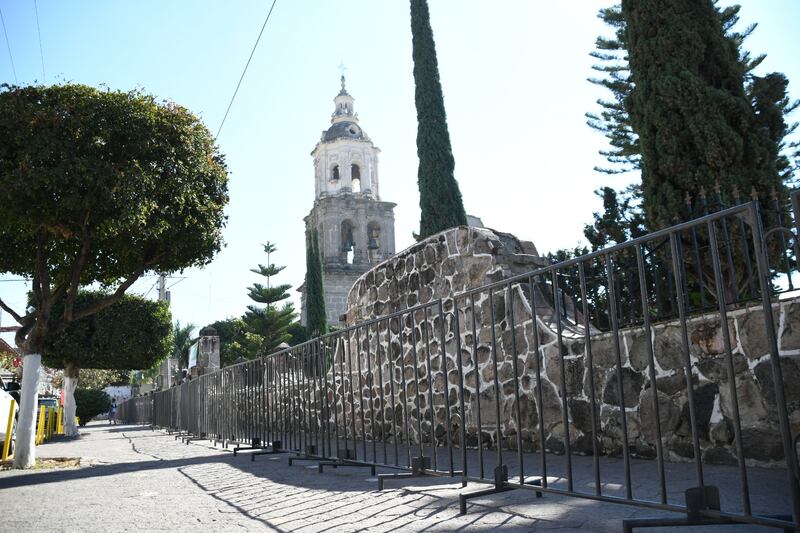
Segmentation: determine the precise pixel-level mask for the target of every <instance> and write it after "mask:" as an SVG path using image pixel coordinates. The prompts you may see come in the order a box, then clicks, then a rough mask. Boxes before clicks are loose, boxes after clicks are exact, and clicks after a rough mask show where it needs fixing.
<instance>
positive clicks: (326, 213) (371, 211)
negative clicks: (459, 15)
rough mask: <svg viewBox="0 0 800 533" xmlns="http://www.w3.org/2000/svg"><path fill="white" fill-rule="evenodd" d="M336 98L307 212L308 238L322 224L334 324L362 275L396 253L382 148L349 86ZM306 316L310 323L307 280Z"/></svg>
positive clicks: (322, 248)
mask: <svg viewBox="0 0 800 533" xmlns="http://www.w3.org/2000/svg"><path fill="white" fill-rule="evenodd" d="M341 83H342V89H341V91H339V94H338V95H336V98H334V103H335V104H336V108H335V110H334V112H333V115H332V116H331V126H330V128H328V129H327V130H325V131H323V132H322V138H321V139H320V141H319V142H318V143H317V146H316V147H315V148H314V151H312V152H311V155H312V157H313V158H314V182H315V187H314V206H313V207H312V209H311V212H310V213H309V214H308V216H307V217H305V219H304V220H305V223H306V237H308V235H309V233H310V231H311V230H312V229H313V228H316V229H317V231H318V233H319V241H320V242H319V245H320V254H321V255H322V279H323V285H324V289H325V305H326V309H327V314H328V323H329V324H331V325H339V324H340V321H339V317H340V316H341V315H343V314H344V312H345V304H346V300H347V294H348V292H349V291H350V288H351V287H352V286H353V283H354V282H355V281H356V279H358V277H359V276H361V274H363V273H364V272H366V271H367V270H369V269H370V268H372V267H373V266H374V265H376V264H377V263H380V262H381V261H383V260H384V259H387V258H389V257H391V256H392V255H394V251H395V250H394V208H395V206H396V204H394V203H391V202H383V201H381V199H380V192H379V191H380V189H379V181H378V154H379V153H380V150H379V149H378V147H376V146H375V145H374V144H372V141H371V140H370V138H369V136H367V133H366V132H365V131H364V130H363V129H361V126H360V125H359V123H358V115H357V114H356V113H355V111H354V110H353V102H354V99H353V97H352V96H350V94H348V92H347V89H345V79H344V76H342V78H341ZM297 290H298V291H299V292H300V293H301V298H300V301H301V306H300V308H301V309H300V311H301V312H300V320H301V322H302V323H303V324H306V294H305V285H301V286H300V288H298V289H297Z"/></svg>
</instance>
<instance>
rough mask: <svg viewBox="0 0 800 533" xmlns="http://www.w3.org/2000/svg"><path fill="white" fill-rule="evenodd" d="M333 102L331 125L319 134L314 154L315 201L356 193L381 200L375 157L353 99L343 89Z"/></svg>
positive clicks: (375, 152) (373, 146)
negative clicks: (320, 135) (354, 107)
mask: <svg viewBox="0 0 800 533" xmlns="http://www.w3.org/2000/svg"><path fill="white" fill-rule="evenodd" d="M341 84H342V89H341V91H339V94H337V95H336V98H334V99H333V102H334V104H335V108H334V111H333V114H331V126H330V127H329V128H328V129H327V130H325V131H323V132H322V137H321V138H320V142H319V143H317V146H316V148H314V151H313V152H311V155H312V157H314V172H315V176H316V187H315V192H316V198H317V199H319V198H322V197H324V196H331V195H334V196H335V195H340V194H359V195H361V196H363V197H370V198H375V199H376V200H378V199H380V196H379V191H378V154H380V152H381V151H380V149H379V148H378V147H377V146H375V145H374V144H372V141H371V140H370V138H369V136H368V135H367V132H365V131H364V130H363V129H362V128H361V126H360V125H359V123H358V114H357V113H356V112H355V111H354V109H353V104H354V102H355V99H354V98H353V97H352V96H350V94H349V93H348V92H347V89H346V88H345V78H344V76H342V78H341Z"/></svg>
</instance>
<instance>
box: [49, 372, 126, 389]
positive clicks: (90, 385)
mask: <svg viewBox="0 0 800 533" xmlns="http://www.w3.org/2000/svg"><path fill="white" fill-rule="evenodd" d="M130 374H131V372H120V371H119V370H103V369H100V368H84V369H83V370H81V371H80V385H81V388H83V389H93V390H102V389H104V388H106V387H108V386H109V385H127V384H129V383H130V382H131V379H130ZM63 379H64V376H63V373H61V372H59V373H58V374H57V375H56V376H55V377H54V378H53V386H54V387H58V388H61V387H63V383H64V382H63Z"/></svg>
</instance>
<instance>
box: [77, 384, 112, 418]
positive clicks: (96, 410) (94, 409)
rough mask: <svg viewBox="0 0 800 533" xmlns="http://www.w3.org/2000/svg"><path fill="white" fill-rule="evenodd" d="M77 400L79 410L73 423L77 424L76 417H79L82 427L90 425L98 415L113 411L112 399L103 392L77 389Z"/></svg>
mask: <svg viewBox="0 0 800 533" xmlns="http://www.w3.org/2000/svg"><path fill="white" fill-rule="evenodd" d="M75 400H76V401H77V403H78V409H77V410H76V411H75V414H74V415H73V416H72V421H73V422H75V416H77V417H78V418H79V419H80V421H81V427H83V426H85V425H86V424H88V423H89V422H90V421H91V420H92V418H94V417H96V416H97V415H102V414H103V413H107V412H109V411H110V410H111V398H110V397H109V396H108V394H106V392H105V391H102V390H96V389H76V390H75Z"/></svg>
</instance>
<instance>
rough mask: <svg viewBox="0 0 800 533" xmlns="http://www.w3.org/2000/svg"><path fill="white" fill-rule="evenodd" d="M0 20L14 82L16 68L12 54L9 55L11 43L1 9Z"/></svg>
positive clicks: (15, 79) (15, 80) (16, 81)
mask: <svg viewBox="0 0 800 533" xmlns="http://www.w3.org/2000/svg"><path fill="white" fill-rule="evenodd" d="M0 22H2V23H3V35H5V36H6V47H7V48H8V58H9V59H10V60H11V72H13V73H14V83H19V80H17V69H15V68H14V56H13V55H11V43H10V42H9V41H8V32H7V31H6V19H5V17H3V10H2V9H0Z"/></svg>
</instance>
